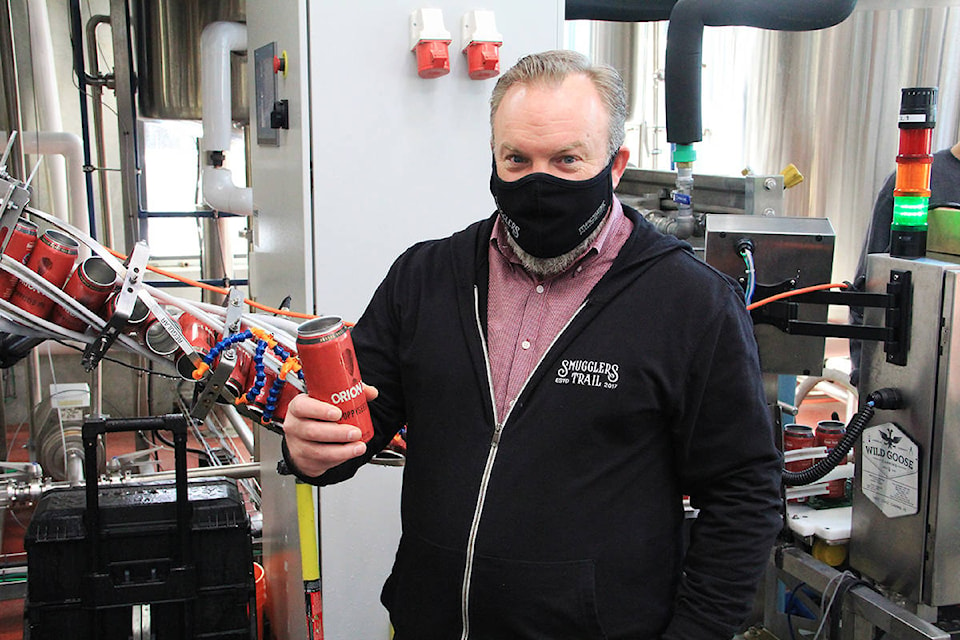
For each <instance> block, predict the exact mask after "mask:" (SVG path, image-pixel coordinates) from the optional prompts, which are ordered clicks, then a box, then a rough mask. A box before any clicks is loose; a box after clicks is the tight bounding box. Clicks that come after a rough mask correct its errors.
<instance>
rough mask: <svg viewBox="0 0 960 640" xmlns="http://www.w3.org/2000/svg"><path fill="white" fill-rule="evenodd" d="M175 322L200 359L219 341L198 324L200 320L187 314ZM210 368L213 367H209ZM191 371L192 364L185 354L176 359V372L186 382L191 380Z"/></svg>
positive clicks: (214, 333)
mask: <svg viewBox="0 0 960 640" xmlns="http://www.w3.org/2000/svg"><path fill="white" fill-rule="evenodd" d="M177 322H178V323H179V324H180V329H181V330H182V331H183V337H184V338H186V339H187V342H189V343H190V345H191V346H192V347H193V350H194V351H196V352H197V353H198V354H199V355H200V357H201V358H202V357H203V356H205V355H207V354H208V353H210V352H211V351H212V350H213V348H214V347H215V346H217V342H219V340H220V337H219V336H218V335H217V332H216V331H214V330H213V329H211V328H210V327H208V326H207V325H205V324H203V323H202V322H200V320H198V319H197V318H195V317H194V316H192V315H190V314H189V313H182V314H180V317H179V318H177ZM214 364H215V363H214ZM211 368H213V367H212V366H211ZM193 370H194V366H193V363H192V362H191V361H190V358H188V357H187V354H182V355H181V356H180V357H179V358H177V372H178V373H179V374H180V375H181V376H183V377H184V378H185V379H187V380H193Z"/></svg>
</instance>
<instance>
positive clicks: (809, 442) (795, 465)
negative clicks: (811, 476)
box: [783, 424, 817, 471]
mask: <svg viewBox="0 0 960 640" xmlns="http://www.w3.org/2000/svg"><path fill="white" fill-rule="evenodd" d="M815 446H817V437H816V435H815V434H814V432H813V429H812V428H810V427H807V426H805V425H802V424H788V425H784V427H783V450H784V451H793V450H794V449H806V448H808V447H815ZM812 466H813V459H807V460H797V461H795V462H788V463H787V464H786V465H785V468H786V470H787V471H803V470H804V469H809V468H810V467H812Z"/></svg>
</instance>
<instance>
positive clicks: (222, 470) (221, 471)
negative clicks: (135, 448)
mask: <svg viewBox="0 0 960 640" xmlns="http://www.w3.org/2000/svg"><path fill="white" fill-rule="evenodd" d="M175 474H176V472H175V471H161V472H160V473H149V474H140V475H137V476H133V477H129V478H127V479H125V480H124V482H134V481H136V482H142V481H144V480H149V481H153V480H173V479H174V477H175ZM218 476H222V477H225V478H235V479H241V478H259V477H260V463H259V462H242V463H240V464H230V465H223V466H219V467H194V468H192V469H187V477H188V478H214V477H218Z"/></svg>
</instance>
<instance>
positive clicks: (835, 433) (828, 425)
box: [816, 420, 847, 498]
mask: <svg viewBox="0 0 960 640" xmlns="http://www.w3.org/2000/svg"><path fill="white" fill-rule="evenodd" d="M846 433H847V428H846V425H844V424H843V423H842V422H840V421H839V420H821V421H820V422H818V423H817V430H816V437H817V444H816V446H818V447H826V448H827V453H829V452H830V450H831V449H833V448H834V447H836V446H837V445H838V444H840V440H842V439H843V436H844V435H845V434H846ZM846 463H847V460H846V458H844V460H843V461H842V462H840V464H841V465H843V464H846ZM838 466H839V465H838ZM846 488H847V482H846V480H831V481H830V482H829V483H827V489H828V491H829V493H827V495H826V497H827V498H842V497H844V495H846Z"/></svg>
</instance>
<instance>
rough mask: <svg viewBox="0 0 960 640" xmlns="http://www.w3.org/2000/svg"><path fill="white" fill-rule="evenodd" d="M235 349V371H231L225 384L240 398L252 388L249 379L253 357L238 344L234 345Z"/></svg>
mask: <svg viewBox="0 0 960 640" xmlns="http://www.w3.org/2000/svg"><path fill="white" fill-rule="evenodd" d="M233 349H234V351H235V352H236V354H237V362H236V364H235V365H234V366H233V371H231V372H230V377H229V378H228V379H227V381H226V382H225V383H224V386H225V387H226V388H227V389H228V390H229V391H230V393H232V394H233V397H234V398H239V397H240V396H242V395H243V394H244V392H246V390H247V389H249V388H250V384H249V383H248V382H247V379H248V378H249V377H250V369H251V365H252V364H253V358H252V357H250V354H249V353H247V352H246V351H244V350H243V349H241V348H240V347H238V346H234V347H233Z"/></svg>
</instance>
